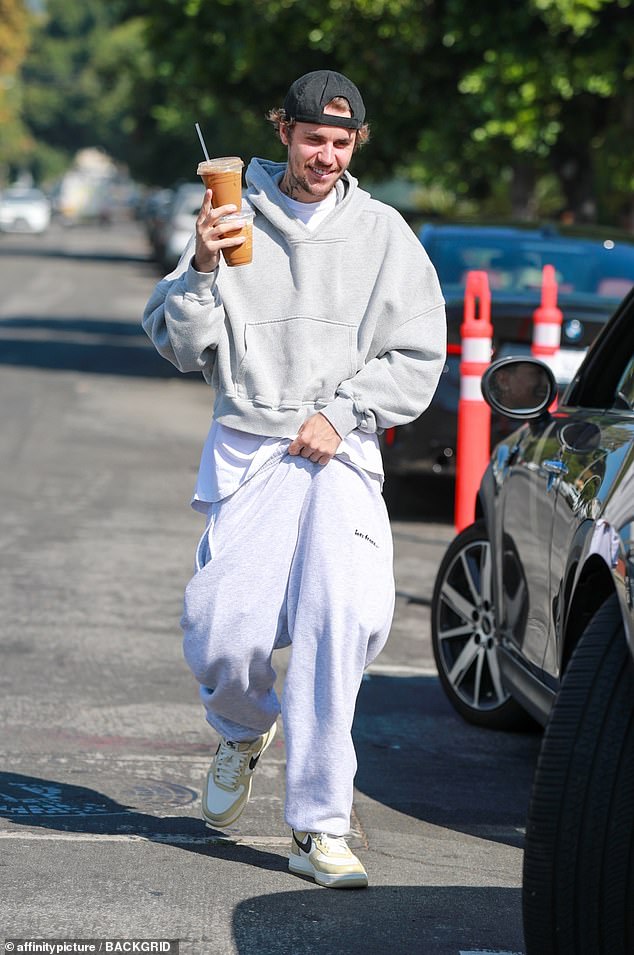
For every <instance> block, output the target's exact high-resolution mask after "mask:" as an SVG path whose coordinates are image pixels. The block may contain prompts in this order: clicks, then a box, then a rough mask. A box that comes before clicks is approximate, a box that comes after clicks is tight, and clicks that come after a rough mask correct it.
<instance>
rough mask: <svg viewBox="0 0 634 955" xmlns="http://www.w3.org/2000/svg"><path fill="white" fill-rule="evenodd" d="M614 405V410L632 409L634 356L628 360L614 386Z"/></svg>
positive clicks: (633, 406)
mask: <svg viewBox="0 0 634 955" xmlns="http://www.w3.org/2000/svg"><path fill="white" fill-rule="evenodd" d="M614 405H615V407H616V408H629V409H630V410H633V409H634V356H633V357H632V358H631V359H630V361H629V364H628V365H627V367H626V368H625V371H624V372H623V374H622V375H621V380H620V381H619V383H618V385H617V386H616V395H615V401H614Z"/></svg>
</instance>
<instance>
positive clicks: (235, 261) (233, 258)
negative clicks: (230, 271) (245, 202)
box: [212, 186, 253, 265]
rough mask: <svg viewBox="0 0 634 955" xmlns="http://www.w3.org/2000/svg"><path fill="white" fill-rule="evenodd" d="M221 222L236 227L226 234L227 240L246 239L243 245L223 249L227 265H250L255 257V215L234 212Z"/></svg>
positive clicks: (243, 211) (248, 211)
mask: <svg viewBox="0 0 634 955" xmlns="http://www.w3.org/2000/svg"><path fill="white" fill-rule="evenodd" d="M212 188H213V186H212ZM220 222H221V223H222V224H223V225H226V224H227V223H229V224H231V225H233V226H235V229H232V230H231V231H230V232H225V234H224V238H225V239H229V238H233V237H234V236H237V235H243V236H244V237H245V241H244V242H243V243H242V245H234V246H232V247H230V248H227V249H221V252H222V254H223V256H224V260H225V262H226V263H227V265H248V264H249V262H250V261H251V259H252V257H253V213H252V212H251V210H250V209H242V211H241V212H234V213H232V214H231V215H229V216H223V217H222V219H221V220H220Z"/></svg>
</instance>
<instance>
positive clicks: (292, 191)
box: [280, 164, 345, 202]
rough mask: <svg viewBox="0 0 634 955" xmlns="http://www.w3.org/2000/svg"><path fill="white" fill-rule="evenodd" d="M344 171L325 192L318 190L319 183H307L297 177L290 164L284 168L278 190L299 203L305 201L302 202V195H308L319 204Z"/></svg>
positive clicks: (305, 179)
mask: <svg viewBox="0 0 634 955" xmlns="http://www.w3.org/2000/svg"><path fill="white" fill-rule="evenodd" d="M344 172H345V170H342V171H341V172H340V173H339V174H338V175H337V176H336V178H335V179H334V180H333V181H332V183H331V184H330V185H329V186H328V188H327V189H326V190H322V189H320V188H319V183H311V182H309V181H308V177H306V176H301V175H298V174H297V173H295V172H293V170H292V169H291V166H290V164H289V165H287V167H286V172H285V173H284V176H283V178H282V181H281V183H280V188H281V190H282V192H284V193H285V194H286V195H287V196H288V197H289V198H290V199H296V200H297V201H299V202H302V201H306V200H302V195H306V194H308V195H309V196H312V197H313V201H314V202H320V201H321V200H322V199H325V198H326V196H328V195H330V193H331V192H332V190H333V189H334V188H335V186H336V184H337V183H338V182H339V180H340V179H341V177H342V176H343V173H344Z"/></svg>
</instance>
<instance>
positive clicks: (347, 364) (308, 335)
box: [236, 315, 357, 409]
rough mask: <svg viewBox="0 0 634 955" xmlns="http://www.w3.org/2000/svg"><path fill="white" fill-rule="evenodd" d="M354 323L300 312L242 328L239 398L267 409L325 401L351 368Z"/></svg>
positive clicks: (293, 407) (354, 334)
mask: <svg viewBox="0 0 634 955" xmlns="http://www.w3.org/2000/svg"><path fill="white" fill-rule="evenodd" d="M356 334H357V329H356V325H352V324H346V323H343V322H333V321H329V320H325V321H324V320H323V319H316V318H307V317H306V316H303V315H298V316H293V317H291V318H281V319H276V320H274V321H268V322H253V323H250V324H248V325H247V326H246V328H245V352H244V357H243V359H242V361H241V363H240V367H239V368H238V372H237V376H236V390H237V393H238V395H239V396H240V397H242V398H248V399H249V400H250V401H252V402H254V404H261V405H264V406H266V407H267V408H279V409H299V408H300V407H301V406H302V405H304V404H317V405H326V404H327V403H328V402H329V401H332V399H333V398H334V396H335V390H336V389H337V387H338V386H339V385H340V384H341V382H342V381H346V380H347V379H348V378H351V377H352V376H353V374H354V372H355V355H356Z"/></svg>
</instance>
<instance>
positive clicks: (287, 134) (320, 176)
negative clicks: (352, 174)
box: [280, 108, 356, 202]
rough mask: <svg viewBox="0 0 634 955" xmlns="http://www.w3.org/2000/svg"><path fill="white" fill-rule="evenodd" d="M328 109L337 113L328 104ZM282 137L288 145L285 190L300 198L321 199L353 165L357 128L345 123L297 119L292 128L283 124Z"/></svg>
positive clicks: (292, 197) (303, 199)
mask: <svg viewBox="0 0 634 955" xmlns="http://www.w3.org/2000/svg"><path fill="white" fill-rule="evenodd" d="M325 112H328V113H330V112H333V115H337V114H336V113H334V111H331V110H329V109H328V108H326V110H325ZM280 138H281V140H282V142H283V143H284V145H285V146H287V147H288V167H287V170H286V173H285V175H284V180H283V183H282V188H283V190H284V192H285V193H286V194H287V195H288V196H290V197H291V199H297V200H298V201H299V202H319V201H320V200H321V199H325V197H326V196H327V195H328V193H329V192H330V191H331V190H332V189H333V188H334V186H335V183H336V182H337V180H338V179H340V178H341V176H342V175H343V174H344V172H345V171H346V169H347V168H348V166H349V165H350V160H351V159H352V153H353V150H354V144H355V139H356V132H355V130H354V129H346V128H345V127H344V126H318V125H317V124H316V123H295V124H294V125H293V127H292V128H288V127H286V126H281V127H280Z"/></svg>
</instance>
